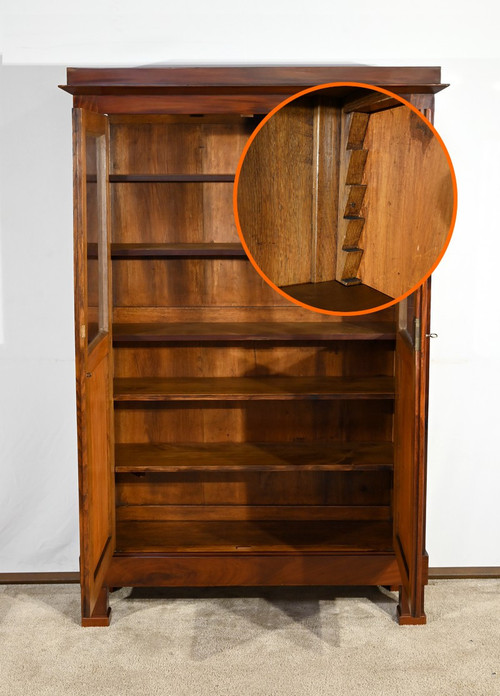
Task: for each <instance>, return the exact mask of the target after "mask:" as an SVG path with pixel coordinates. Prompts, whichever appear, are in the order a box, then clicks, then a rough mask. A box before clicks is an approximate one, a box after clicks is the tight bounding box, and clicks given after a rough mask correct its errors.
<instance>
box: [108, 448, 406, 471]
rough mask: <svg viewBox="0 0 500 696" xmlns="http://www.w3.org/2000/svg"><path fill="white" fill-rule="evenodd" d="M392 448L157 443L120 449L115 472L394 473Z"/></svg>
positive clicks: (116, 451) (116, 455) (117, 452)
mask: <svg viewBox="0 0 500 696" xmlns="http://www.w3.org/2000/svg"><path fill="white" fill-rule="evenodd" d="M392 466H393V448H392V443H386V442H382V443H378V442H377V443H352V444H348V443H331V442H330V443H326V442H325V443H320V442H315V443H314V444H310V443H303V442H290V443H273V442H263V443H258V442H256V443H234V442H222V443H218V442H217V443H203V444H200V443H189V442H188V443H179V444H177V443H176V444H169V443H165V444H162V443H152V444H149V443H148V444H117V445H116V450H115V471H117V472H120V473H127V472H144V471H150V472H169V471H182V470H183V469H184V470H189V471H204V470H207V469H215V470H217V469H221V470H225V471H230V470H236V471H240V470H242V469H250V470H254V471H256V470H259V471H282V470H283V471H286V470H287V469H294V470H296V469H305V470H309V471H312V470H315V469H318V470H330V469H331V470H335V471H354V470H356V471H363V470H365V469H366V470H378V469H382V470H392Z"/></svg>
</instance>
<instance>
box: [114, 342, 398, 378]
mask: <svg viewBox="0 0 500 696" xmlns="http://www.w3.org/2000/svg"><path fill="white" fill-rule="evenodd" d="M277 365H279V370H280V375H282V376H290V377H292V376H296V377H314V376H316V377H327V376H342V375H344V376H353V377H369V376H377V375H379V376H380V375H386V376H391V375H392V374H393V369H394V368H393V366H394V345H393V343H392V342H391V341H380V342H377V346H376V348H375V347H373V346H372V345H371V344H368V342H366V343H365V342H361V341H360V342H339V343H337V344H335V343H334V344H326V345H322V346H314V345H312V346H311V345H307V344H301V345H294V344H293V343H292V344H290V343H288V344H284V345H283V344H279V345H277V344H273V343H270V344H267V343H265V344H264V345H263V344H261V343H248V344H245V345H244V346H241V345H237V344H236V345H230V346H229V345H226V344H223V345H220V344H216V345H211V344H201V345H196V344H195V345H193V344H187V345H186V344H182V343H181V344H180V345H177V344H174V345H171V346H168V347H165V346H163V345H160V346H153V347H123V346H122V347H120V348H119V349H115V377H118V378H120V377H136V378H140V377H159V378H170V377H243V376H245V375H247V376H255V377H257V376H262V377H265V376H266V375H270V374H272V373H273V371H274V370H275V369H276V366H277Z"/></svg>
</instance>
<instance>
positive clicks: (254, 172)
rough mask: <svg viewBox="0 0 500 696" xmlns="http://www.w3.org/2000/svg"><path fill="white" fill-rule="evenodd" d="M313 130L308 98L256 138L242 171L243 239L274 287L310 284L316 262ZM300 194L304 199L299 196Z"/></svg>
mask: <svg viewBox="0 0 500 696" xmlns="http://www.w3.org/2000/svg"><path fill="white" fill-rule="evenodd" d="M313 127H314V110H313V108H312V107H311V103H310V100H309V99H299V100H297V102H294V103H293V104H290V105H288V106H286V107H285V108H283V109H280V110H279V111H278V112H277V113H276V114H274V116H273V118H271V119H270V120H269V121H267V122H266V123H265V124H264V126H263V127H262V129H261V130H260V131H259V132H258V133H257V135H256V137H255V139H254V140H253V142H252V143H251V145H250V148H249V150H248V151H247V153H246V155H245V159H244V161H243V164H242V168H241V172H240V178H239V183H238V217H239V221H240V226H241V230H242V233H243V237H244V239H245V242H246V244H247V246H248V248H249V250H250V253H251V254H252V256H253V257H254V259H255V261H256V262H257V265H258V266H259V268H260V269H261V270H262V271H263V273H265V274H266V276H267V277H268V278H269V279H270V280H271V281H272V282H273V283H275V284H276V285H287V284H290V283H301V282H302V283H305V282H308V281H310V279H311V272H312V268H311V267H312V264H313V263H314V261H313V259H314V258H315V257H316V249H315V244H314V243H313V227H312V224H313V216H315V210H314V209H313V197H312V193H313V185H314V182H315V178H314V175H313V159H314V157H315V146H314V137H313ZM316 150H317V148H316ZM299 191H301V192H307V194H308V195H297V192H299ZM318 232H319V233H320V232H321V230H319V229H318ZM285 249H286V251H285Z"/></svg>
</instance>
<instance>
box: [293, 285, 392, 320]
mask: <svg viewBox="0 0 500 696" xmlns="http://www.w3.org/2000/svg"><path fill="white" fill-rule="evenodd" d="M281 289H282V290H283V291H284V292H286V293H287V295H290V297H293V298H295V299H296V300H299V302H304V304H307V305H310V306H311V307H317V308H318V309H327V310H330V311H331V312H362V311H363V310H365V309H372V308H373V307H380V306H381V305H384V304H387V302H391V300H393V299H394V298H393V297H389V295H384V293H382V292H379V291H378V290H374V289H373V288H371V287H369V286H368V285H363V284H358V285H350V286H345V285H342V283H339V282H338V281H336V280H329V281H325V282H322V283H301V284H299V285H284V286H282V288H281Z"/></svg>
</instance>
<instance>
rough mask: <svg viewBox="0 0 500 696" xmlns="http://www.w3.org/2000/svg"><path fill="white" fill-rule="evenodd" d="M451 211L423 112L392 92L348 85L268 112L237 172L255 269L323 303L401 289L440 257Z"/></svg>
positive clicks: (306, 299) (358, 300)
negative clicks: (421, 114) (416, 110)
mask: <svg viewBox="0 0 500 696" xmlns="http://www.w3.org/2000/svg"><path fill="white" fill-rule="evenodd" d="M429 115H430V114H429ZM453 211H454V186H453V174H452V170H451V165H450V161H449V157H448V156H447V153H446V151H445V149H444V147H443V146H442V144H441V142H440V140H439V138H438V137H437V136H436V134H435V132H434V131H433V130H432V128H431V127H430V126H429V125H428V122H427V121H426V120H425V119H424V118H422V117H421V116H420V115H419V114H418V113H416V112H415V111H413V110H412V109H411V108H410V107H409V106H407V105H406V104H405V103H403V102H401V101H400V100H399V99H397V98H396V96H395V95H392V96H391V95H390V94H387V93H385V92H379V91H375V90H373V89H368V88H367V89H362V88H360V87H354V86H346V85H339V86H334V87H327V88H324V89H320V90H318V91H315V92H311V93H309V94H306V95H304V96H302V97H299V98H297V99H295V100H293V101H291V102H289V103H288V104H286V105H285V106H284V107H283V108H281V109H279V110H278V111H276V112H275V113H274V114H273V115H272V116H271V117H270V118H269V119H268V120H266V121H265V122H264V123H263V124H262V125H261V127H260V129H259V130H258V131H257V133H256V134H255V136H254V138H253V140H252V141H251V143H250V145H249V147H248V150H247V152H246V154H245V156H244V159H243V161H242V164H241V169H240V173H239V178H238V181H237V214H238V222H239V227H240V232H241V235H242V238H243V241H244V243H245V245H246V247H247V250H248V252H249V254H250V255H251V257H252V258H253V260H254V262H255V264H256V265H257V267H258V268H259V269H260V271H261V272H262V273H263V274H264V276H266V278H267V279H268V280H269V281H271V283H273V284H274V285H276V286H278V287H279V288H281V289H282V290H283V291H284V292H285V293H287V294H288V295H289V296H290V297H291V298H292V299H295V300H298V301H300V302H303V303H305V304H307V305H310V306H312V307H313V308H317V309H320V310H321V309H322V310H327V311H335V312H357V311H366V310H370V309H375V308H377V307H379V306H381V305H384V304H386V303H388V302H391V301H392V300H394V299H396V298H400V297H401V296H403V295H404V294H405V293H408V292H409V291H410V290H411V289H412V288H414V287H415V286H416V285H418V284H419V283H420V282H421V281H422V280H423V279H424V278H425V277H426V276H427V275H428V274H429V273H430V272H431V270H432V269H433V267H434V266H435V264H436V263H437V261H438V260H439V258H440V255H442V253H443V251H444V248H445V246H446V243H447V240H448V239H449V234H450V233H451V225H452V218H453Z"/></svg>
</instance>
